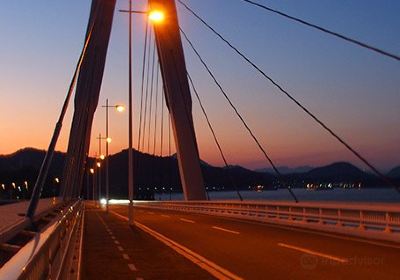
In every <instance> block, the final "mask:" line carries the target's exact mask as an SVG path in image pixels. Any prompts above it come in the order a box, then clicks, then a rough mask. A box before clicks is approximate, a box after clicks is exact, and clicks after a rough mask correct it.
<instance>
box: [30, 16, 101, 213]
mask: <svg viewBox="0 0 400 280" xmlns="http://www.w3.org/2000/svg"><path fill="white" fill-rule="evenodd" d="M95 21H96V17H95V18H94V20H93V23H92V25H91V26H90V28H89V30H88V33H87V34H88V35H87V36H86V39H85V43H84V45H83V48H82V51H81V53H80V56H79V59H78V62H77V64H76V67H75V70H74V74H73V75H72V79H71V82H70V84H69V87H68V91H67V95H66V97H65V99H64V103H63V106H62V108H61V112H60V115H59V117H58V120H57V123H56V126H55V128H54V132H53V135H52V138H51V140H50V144H49V147H48V149H47V152H46V155H45V157H44V159H43V162H42V165H41V167H40V170H39V174H38V176H37V178H36V182H35V186H34V188H33V191H32V195H31V200H30V202H29V206H28V209H27V212H26V216H27V217H28V218H33V217H34V215H35V212H36V209H37V205H38V202H39V199H40V195H41V193H42V190H43V187H44V184H45V182H46V179H47V175H48V172H49V169H50V166H51V163H52V161H53V156H54V151H55V148H56V145H57V142H58V138H59V136H60V132H61V129H62V125H63V122H64V117H65V114H66V113H67V109H68V106H69V101H70V100H71V97H72V94H73V92H74V89H75V86H76V81H77V80H78V76H79V72H80V70H81V66H82V62H83V60H84V58H85V55H86V50H87V47H88V45H89V43H90V39H91V37H92V32H93V29H94V25H95Z"/></svg>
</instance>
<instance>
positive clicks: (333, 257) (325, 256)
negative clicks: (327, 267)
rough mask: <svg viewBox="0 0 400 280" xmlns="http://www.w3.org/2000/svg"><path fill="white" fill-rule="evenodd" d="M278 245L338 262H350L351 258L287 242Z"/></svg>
mask: <svg viewBox="0 0 400 280" xmlns="http://www.w3.org/2000/svg"><path fill="white" fill-rule="evenodd" d="M278 246H280V247H284V248H288V249H292V250H296V251H299V252H302V253H306V254H309V255H313V256H317V257H321V258H325V259H329V260H332V261H336V262H339V263H347V262H349V260H348V259H345V258H340V257H336V256H332V255H328V254H324V253H320V252H317V251H313V250H309V249H306V248H302V247H297V246H293V245H289V244H285V243H278Z"/></svg>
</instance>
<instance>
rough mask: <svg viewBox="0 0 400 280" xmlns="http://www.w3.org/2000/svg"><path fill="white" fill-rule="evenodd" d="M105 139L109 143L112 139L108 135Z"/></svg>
mask: <svg viewBox="0 0 400 280" xmlns="http://www.w3.org/2000/svg"><path fill="white" fill-rule="evenodd" d="M106 141H107V143H108V144H110V143H111V141H112V139H111V138H110V137H108V138H107V139H106ZM100 157H101V156H100Z"/></svg>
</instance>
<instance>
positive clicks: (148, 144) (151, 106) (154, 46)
mask: <svg viewBox="0 0 400 280" xmlns="http://www.w3.org/2000/svg"><path fill="white" fill-rule="evenodd" d="M155 58H156V41H155V40H154V44H153V55H152V66H151V86H150V110H149V138H148V139H147V152H148V153H149V154H150V137H151V117H152V115H151V112H152V108H153V91H154V66H155V60H156V59H155ZM153 137H154V133H153Z"/></svg>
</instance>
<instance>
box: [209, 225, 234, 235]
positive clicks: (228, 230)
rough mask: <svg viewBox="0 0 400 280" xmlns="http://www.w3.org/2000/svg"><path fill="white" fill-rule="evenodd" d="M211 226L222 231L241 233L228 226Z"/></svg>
mask: <svg viewBox="0 0 400 280" xmlns="http://www.w3.org/2000/svg"><path fill="white" fill-rule="evenodd" d="M211 228H213V229H216V230H220V231H225V232H229V233H233V234H240V232H238V231H234V230H230V229H226V228H222V227H217V226H212V227H211Z"/></svg>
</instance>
